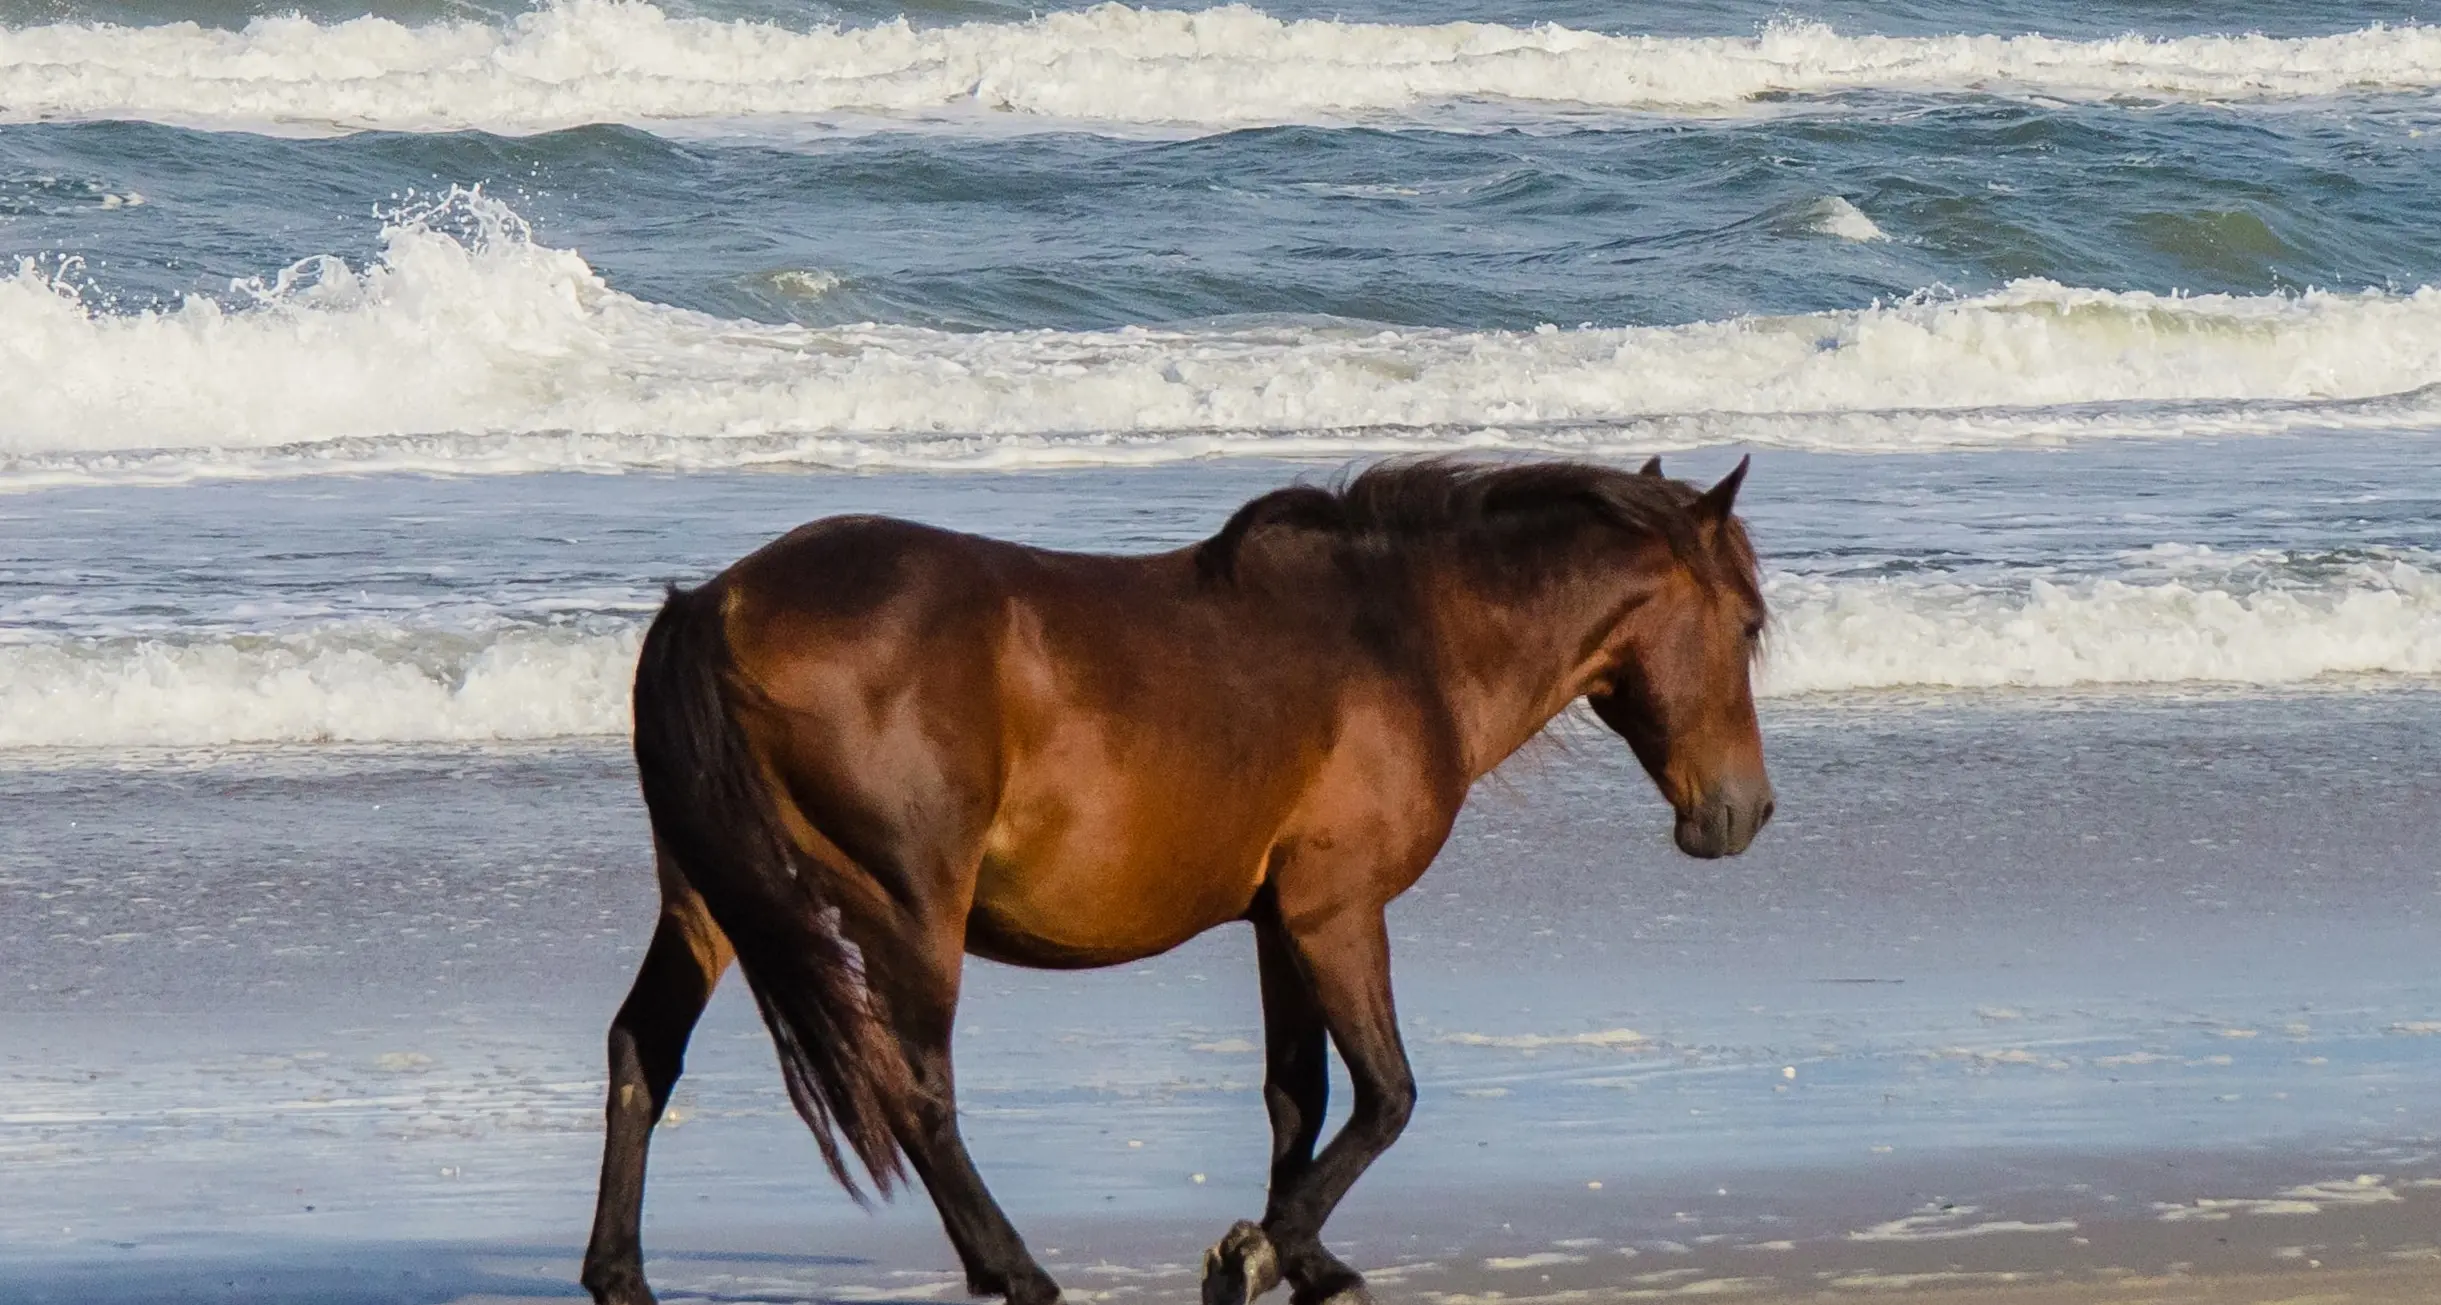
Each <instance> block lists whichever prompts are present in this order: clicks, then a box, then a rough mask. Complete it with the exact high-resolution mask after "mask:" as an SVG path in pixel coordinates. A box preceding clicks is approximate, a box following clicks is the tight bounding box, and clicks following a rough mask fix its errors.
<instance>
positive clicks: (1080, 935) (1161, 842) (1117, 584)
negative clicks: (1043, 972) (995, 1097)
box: [718, 517, 1412, 964]
mask: <svg viewBox="0 0 2441 1305" xmlns="http://www.w3.org/2000/svg"><path fill="white" fill-rule="evenodd" d="M718 583H719V584H721V585H722V586H723V587H724V589H725V593H724V601H723V610H724V612H725V614H726V619H727V623H728V629H729V634H730V638H731V641H732V646H733V648H734V649H735V650H736V656H737V661H738V665H739V668H740V671H741V672H742V673H743V675H744V676H745V677H746V678H747V679H748V680H749V681H750V682H751V683H752V684H753V685H754V686H755V687H756V688H757V689H758V690H759V691H760V693H759V694H758V695H757V696H759V697H761V698H762V699H764V700H765V701H766V702H767V703H768V704H769V706H770V710H769V711H768V712H766V713H763V714H762V715H761V716H760V718H759V719H758V720H757V721H756V722H755V726H754V727H755V728H756V729H757V730H758V731H759V732H760V733H762V734H763V735H764V736H765V744H764V746H765V748H766V750H767V751H768V752H776V753H777V754H778V755H779V757H782V758H785V761H784V764H782V765H781V766H780V767H779V768H780V769H783V770H785V772H786V773H787V775H788V777H789V783H790V788H791V794H792V796H794V797H796V798H797V799H798V801H799V804H800V805H801V806H803V807H805V808H807V810H806V811H805V815H806V818H807V821H808V822H809V823H810V824H812V825H813V826H815V827H816V828H817V829H818V830H819V831H820V833H821V835H822V836H823V837H825V838H827V839H828V840H830V841H832V842H835V843H837V844H838V845H839V846H840V847H841V848H842V850H843V851H844V852H846V854H848V855H849V856H850V857H851V858H852V859H855V860H858V861H885V862H887V861H897V862H902V863H904V862H909V861H913V862H930V863H936V864H937V865H938V866H939V867H940V870H939V871H938V873H942V874H948V873H952V872H957V873H964V874H971V876H972V881H971V885H970V887H971V894H972V918H971V921H970V929H971V931H972V938H971V943H972V945H973V946H975V947H976V949H977V950H979V951H982V952H984V953H985V954H987V955H994V956H997V957H999V958H1001V959H1005V960H1012V961H1018V962H1021V963H1033V964H1101V963H1109V962H1115V961H1122V960H1127V959H1132V958H1134V957H1138V956H1143V955H1149V954H1152V953H1155V952H1159V951H1163V950H1166V949H1167V948H1169V947H1171V946H1175V945H1176V944H1177V943H1179V942H1182V941H1184V940H1185V939H1186V938H1188V937H1192V936H1193V935H1194V934H1196V933H1200V932H1202V931H1203V930H1204V929H1207V928H1210V927H1212V926H1213V925H1216V924H1219V923H1221V922H1223V921H1226V920H1229V919H1234V918H1236V917H1237V916H1239V915H1240V914H1242V913H1243V912H1244V911H1245V910H1246V909H1247V906H1248V904H1249V902H1250V901H1251V900H1252V898H1253V896H1254V894H1255V893H1256V892H1257V891H1258V890H1259V889H1260V887H1261V886H1262V884H1263V883H1264V881H1265V878H1266V876H1267V875H1268V874H1269V873H1270V870H1271V863H1272V860H1273V853H1274V851H1275V849H1276V847H1277V846H1278V845H1279V842H1280V840H1281V838H1282V836H1283V831H1284V828H1285V827H1286V826H1287V825H1289V824H1290V823H1291V822H1292V821H1293V820H1295V819H1296V818H1297V817H1298V816H1299V814H1300V812H1301V811H1303V810H1307V809H1309V808H1310V807H1311V805H1312V803H1311V801H1310V798H1311V795H1312V793H1313V792H1314V791H1317V790H1318V788H1319V787H1320V786H1324V785H1327V783H1328V781H1329V772H1330V768H1331V765H1332V762H1333V759H1334V753H1335V751H1344V750H1345V746H1346V742H1345V738H1344V735H1345V734H1346V733H1347V732H1348V731H1347V726H1348V723H1349V719H1350V715H1351V712H1352V711H1355V712H1358V713H1360V714H1362V715H1364V716H1365V717H1366V718H1367V719H1368V720H1369V721H1370V725H1369V729H1370V730H1371V732H1372V734H1373V735H1374V736H1375V742H1376V743H1377V744H1378V742H1379V741H1380V739H1381V738H1385V737H1387V738H1393V739H1400V738H1402V737H1403V736H1404V735H1405V734H1407V733H1411V732H1412V731H1410V730H1409V729H1408V728H1407V722H1406V721H1404V720H1403V719H1396V718H1398V717H1399V716H1400V711H1399V708H1398V705H1397V704H1396V703H1395V702H1393V701H1391V699H1392V698H1394V697H1395V695H1394V694H1391V693H1390V692H1389V689H1390V688H1391V686H1388V685H1386V684H1385V683H1382V682H1380V681H1379V680H1378V677H1375V678H1374V679H1373V680H1370V681H1368V679H1367V677H1366V676H1364V675H1363V673H1362V672H1363V669H1364V668H1363V666H1362V665H1361V656H1360V655H1359V654H1358V652H1357V651H1356V650H1355V649H1354V648H1353V647H1352V646H1350V645H1348V643H1347V641H1346V640H1344V639H1338V638H1335V637H1334V633H1333V631H1334V629H1335V628H1336V627H1335V626H1334V624H1333V622H1332V621H1331V620H1329V619H1326V618H1321V617H1317V615H1316V614H1315V613H1313V612H1311V611H1309V610H1306V608H1305V607H1304V606H1303V605H1301V604H1297V603H1282V602H1280V601H1278V598H1277V595H1276V594H1267V593H1266V592H1265V590H1264V589H1263V588H1262V587H1261V586H1260V585H1258V584H1252V583H1249V584H1247V585H1244V586H1240V585H1236V584H1232V583H1230V582H1227V581H1223V582H1218V583H1215V582H1213V581H1211V580H1209V579H1208V578H1205V577H1203V576H1201V575H1199V573H1198V572H1197V571H1196V569H1195V566H1194V564H1193V560H1192V558H1191V557H1190V556H1189V555H1187V554H1185V553H1172V554H1162V555H1155V556H1148V557H1101V556H1092V555H1082V554H1071V553H1058V552H1051V551H1047V550H1039V549H1032V548H1027V547H1025V546H1022V545H1017V544H1010V543H1006V542H1002V541H997V540H990V539H983V538H979V537H976V536H971V535H963V534H958V533H955V532H951V531H945V530H938V529H934V528H932V527H926V526H920V525H914V524H911V523H907V522H902V521H895V520H890V519H886V518H872V517H861V518H834V519H830V520H826V521H821V522H816V523H814V524H812V525H810V526H807V527H804V528H802V529H800V530H798V531H796V532H794V533H792V534H790V535H788V536H786V537H784V538H783V539H781V540H779V541H776V542H775V543H773V544H772V545H770V546H768V547H767V548H765V549H763V550H761V551H759V552H757V553H755V554H753V555H752V556H749V557H748V558H746V559H744V560H743V561H741V562H740V563H739V564H738V565H737V566H736V567H734V568H732V569H731V571H730V572H728V573H725V574H724V575H723V576H722V577H721V578H720V580H719V581H718ZM1359 701H1367V702H1370V704H1371V705H1370V706H1369V707H1351V703H1352V702H1359ZM1385 721H1391V722H1393V723H1390V724H1387V725H1385V724H1384V723H1383V722H1385ZM1366 769H1367V770H1368V771H1369V772H1371V773H1372V774H1374V775H1377V776H1378V775H1379V774H1381V773H1382V769H1381V768H1377V767H1375V766H1371V765H1369V766H1367V767H1366ZM905 893H913V894H915V895H917V896H925V895H928V893H927V890H926V889H925V887H924V886H923V885H920V884H904V885H900V886H899V887H898V888H896V889H894V890H893V895H903V894H905Z"/></svg>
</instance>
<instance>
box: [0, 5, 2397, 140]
mask: <svg viewBox="0 0 2441 1305" xmlns="http://www.w3.org/2000/svg"><path fill="white" fill-rule="evenodd" d="M2435 86H2441V29H2436V28H2428V27H2419V26H2409V27H2395V28H2394V27H2381V26H2375V27H2368V28H2364V29H2362V30H2359V31H2353V32H2344V33H2339V34H2336V35H2329V36H2317V37H2305V38H2293V39H2279V38H2271V37H2265V36H2259V35H2248V36H2188V37H2178V38H2171V39H2154V38H2149V37H2143V36H2123V37H2119V38H2116V39H2112V40H2096V41H2073V40H2056V39H2052V38H2049V37H2043V36H2033V35H2028V36H2010V37H2002V36H1988V35H1956V36H1937V37H1889V36H1843V35H1840V34H1838V33H1836V32H1834V31H1832V30H1830V29H1829V28H1827V27H1822V26H1819V25H1815V24H1807V23H1782V24H1776V25H1773V26H1771V27H1769V28H1766V29H1765V30H1764V31H1762V32H1761V33H1760V34H1758V35H1756V36H1752V37H1705V38H1672V37H1653V36H1613V35H1604V34H1601V33H1597V32H1586V31H1576V30H1571V29H1569V28H1565V27H1556V26H1538V27H1530V28H1516V27H1504V26H1497V25H1491V24H1483V23H1448V24H1442V25H1437V26H1394V25H1384V24H1374V23H1349V22H1335V21H1325V20H1305V21H1283V20H1281V19H1277V18H1273V17H1271V16H1269V15H1267V14H1264V13H1262V12H1260V11H1259V10H1256V9H1252V8H1248V7H1245V6H1242V5H1230V6H1226V7H1221V8H1214V9H1207V10H1203V11H1200V12H1177V11H1172V10H1166V9H1136V8H1130V7H1128V6H1126V5H1120V4H1104V5H1099V6H1096V7H1094V8H1090V9H1085V10H1081V11H1075V12H1062V13H1052V14H1045V15H1042V16H1040V17H1037V18H1034V19H1032V20H1030V21H1027V22H1018V23H970V24H965V25H959V26H948V27H928V28H919V27H914V26H911V25H909V24H908V23H907V22H905V21H904V20H900V21H897V22H891V23H884V24H880V25H876V26H870V27H855V28H844V29H843V28H830V29H823V30H816V31H792V30H788V29H785V28H781V27H776V26H772V25H769V24H764V23H753V22H733V21H719V20H713V19H705V18H690V17H681V16H674V15H672V14H670V13H667V12H665V11H663V10H661V9H659V8H656V7H654V6H653V5H650V4H642V3H632V2H630V0H558V3H555V4H552V5H550V6H549V7H547V8H544V9H540V10H537V11H535V12H531V13H527V14H524V15H521V16H519V17H517V18H515V19H514V20H512V21H509V22H507V23H506V24H504V25H500V26H492V25H487V24H483V23H476V22H442V23H433V24H430V25H425V26H414V27H410V26H405V25H402V24H400V23H397V22H395V21H392V20H388V19H383V18H358V19H352V20H348V21H344V22H333V23H318V22H315V21H313V20H311V19H308V18H303V17H298V16H293V15H291V16H285V17H266V18H258V19H255V20H254V21H252V22H251V23H249V24H248V25H247V26H246V27H245V28H244V29H243V30H242V31H235V32H231V31H221V30H214V29H208V28H204V27H200V26H197V25H196V24H193V23H174V24H168V25H164V26H157V27H134V28H130V27H119V26H112V25H105V24H85V23H70V24H58V25H53V26H47V27H19V28H13V29H0V106H5V108H4V109H0V116H4V117H5V118H6V119H8V120H15V121H27V120H38V119H63V118H66V119H105V118H109V119H142V120H150V121H159V122H168V123H174V124H178V125H185V126H210V127H237V128H251V129H258V130H285V131H292V132H296V131H307V132H312V131H320V132H331V131H355V130H383V131H449V130H459V129H465V128H475V129H482V130H489V131H496V132H533V131H543V130H550V129H554V128H560V127H567V126H573V125H577V124H582V123H589V122H622V123H632V124H638V125H643V126H652V125H655V124H664V123H670V122H674V121H684V120H696V121H702V120H707V119H720V120H732V121H734V120H741V119H742V120H752V119H764V120H771V119H780V118H790V117H797V118H803V117H839V116H843V115H844V116H855V117H859V118H864V119H881V120H885V121H886V120H892V119H897V120H905V119H909V118H915V119H932V120H944V119H946V120H959V119H964V120H967V121H991V120H998V121H1003V122H1006V121H1011V120H1015V121H1019V122H1024V121H1034V122H1041V123H1046V124H1062V123H1066V124H1077V123H1083V124H1094V123H1107V124H1143V125H1151V126H1186V127H1192V128H1214V129H1218V128H1227V127H1235V126H1242V125H1247V124H1261V123H1290V122H1321V123H1328V122H1343V121H1363V120H1380V119H1394V120H1395V119H1402V118H1406V119H1412V118H1414V117H1416V116H1418V115H1429V114H1432V113H1434V112H1436V111H1441V110H1446V109H1449V108H1452V107H1453V106H1465V105H1475V106H1481V105H1484V104H1486V103H1490V104H1496V105H1502V106H1507V107H1509V108H1511V109H1516V110H1523V111H1526V112H1528V113H1539V114H1548V113H1551V112H1563V113H1581V112H1583V111H1586V110H1596V111H1621V110H1626V111H1641V112H1664V113H1717V112H1722V111H1728V110H1733V109H1735V108H1736V107H1737V106H1740V105H1743V104H1747V103H1749V102H1752V101H1754V100H1755V99H1757V98H1758V97H1764V96H1786V95H1796V96H1819V95H1831V94H1838V93H1841V92H1851V91H1860V90H1895V91H1904V92H1913V93H1932V94H1941V93H1987V94H1988V93H2002V94H2009V93H2022V94H2033V95H2042V96H2048V97H2068V98H2083V99H2109V98H2118V97H2139V98H2153V99H2174V100H2209V101H2262V100H2280V99H2293V98H2297V97H2309V96H2327V95H2334V94H2342V93H2365V92H2401V91H2424V90H2429V89H2432V88H2433V87H2435Z"/></svg>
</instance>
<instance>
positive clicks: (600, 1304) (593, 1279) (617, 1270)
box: [577, 1256, 656, 1305]
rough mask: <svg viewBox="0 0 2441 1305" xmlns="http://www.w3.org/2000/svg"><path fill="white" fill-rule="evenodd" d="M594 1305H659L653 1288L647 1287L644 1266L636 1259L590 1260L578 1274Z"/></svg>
mask: <svg viewBox="0 0 2441 1305" xmlns="http://www.w3.org/2000/svg"><path fill="white" fill-rule="evenodd" d="M577 1281H578V1283H580V1284H582V1285H583V1287H584V1288H585V1290H586V1291H587V1292H590V1293H591V1294H592V1296H593V1299H594V1305H656V1302H655V1301H654V1299H653V1292H652V1288H650V1287H647V1286H645V1285H644V1266H643V1265H642V1264H641V1263H639V1262H638V1259H637V1258H636V1257H633V1256H625V1257H610V1258H603V1259H594V1258H592V1257H587V1259H586V1260H585V1267H584V1268H583V1269H582V1270H580V1271H579V1272H578V1274H577Z"/></svg>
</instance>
